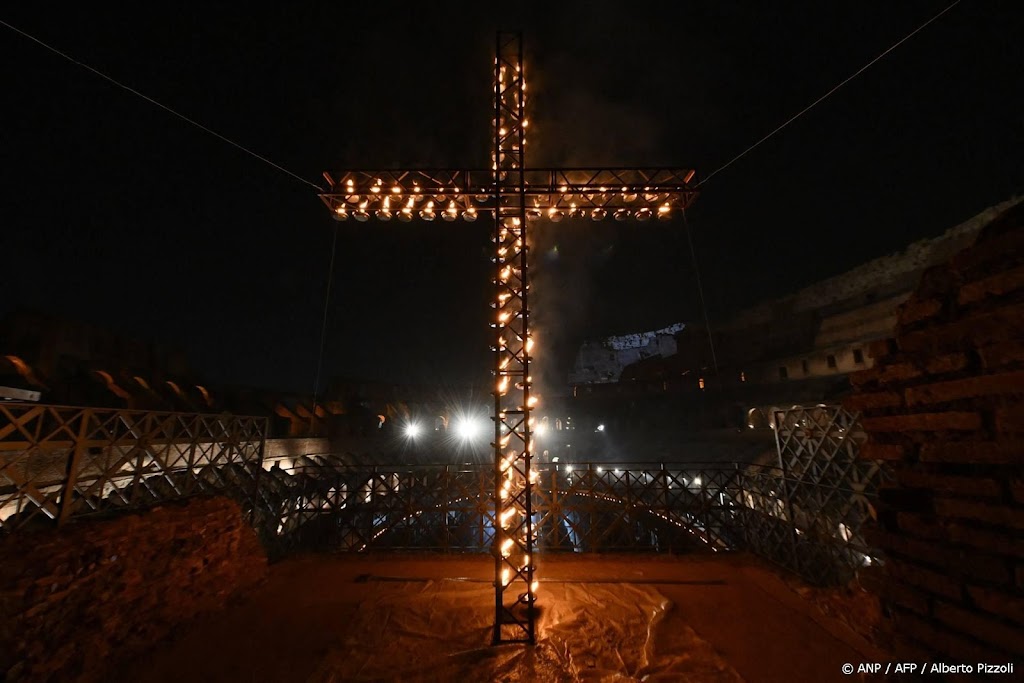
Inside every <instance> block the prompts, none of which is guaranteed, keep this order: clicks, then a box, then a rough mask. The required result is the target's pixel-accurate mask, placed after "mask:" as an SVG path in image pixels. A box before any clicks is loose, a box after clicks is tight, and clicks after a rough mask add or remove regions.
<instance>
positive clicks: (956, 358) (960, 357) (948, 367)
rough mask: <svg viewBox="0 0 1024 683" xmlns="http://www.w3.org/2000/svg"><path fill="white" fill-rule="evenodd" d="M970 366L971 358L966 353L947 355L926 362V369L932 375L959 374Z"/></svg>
mask: <svg viewBox="0 0 1024 683" xmlns="http://www.w3.org/2000/svg"><path fill="white" fill-rule="evenodd" d="M968 365H970V358H968V356H967V354H966V353H947V354H943V355H941V356H934V357H931V358H928V359H927V360H926V361H925V364H924V369H925V370H927V371H928V373H929V374H932V375H942V374H945V373H948V372H959V371H961V370H963V369H964V368H966V367H967V366H968Z"/></svg>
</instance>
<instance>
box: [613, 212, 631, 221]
mask: <svg viewBox="0 0 1024 683" xmlns="http://www.w3.org/2000/svg"><path fill="white" fill-rule="evenodd" d="M614 217H615V220H617V221H624V220H626V219H628V218H629V209H616V210H615V216H614Z"/></svg>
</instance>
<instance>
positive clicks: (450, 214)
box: [441, 200, 459, 223]
mask: <svg viewBox="0 0 1024 683" xmlns="http://www.w3.org/2000/svg"><path fill="white" fill-rule="evenodd" d="M458 217H459V210H458V209H457V208H455V200H452V201H450V202H449V203H448V208H447V209H445V210H444V213H442V214H441V218H443V219H444V220H446V221H448V222H449V223H450V222H451V221H453V220H455V219H456V218H458Z"/></svg>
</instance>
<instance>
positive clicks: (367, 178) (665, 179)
mask: <svg viewBox="0 0 1024 683" xmlns="http://www.w3.org/2000/svg"><path fill="white" fill-rule="evenodd" d="M524 72H525V68H524V65H523V45H522V34H521V33H519V32H515V33H506V32H499V33H498V37H497V45H496V49H495V59H494V118H493V119H492V124H493V127H494V146H493V148H492V151H491V167H490V168H489V169H471V170H439V169H408V170H376V171H372V170H371V171H341V172H338V173H334V174H330V173H324V177H326V178H327V180H328V182H329V183H330V185H331V189H330V191H328V192H325V193H324V194H321V195H320V198H321V199H322V200H323V202H324V204H326V205H327V207H328V208H329V209H330V210H331V212H332V214H333V216H334V218H336V219H337V220H341V221H344V220H348V219H349V218H352V219H354V220H357V221H366V220H368V219H370V218H371V217H375V218H376V219H377V220H382V221H389V220H391V219H392V218H396V219H398V220H400V221H410V220H413V219H414V218H418V219H419V220H424V221H432V220H435V219H437V218H438V217H440V218H441V219H442V220H445V221H454V220H457V219H459V218H460V217H461V218H462V219H463V220H465V221H470V222H472V221H475V220H476V219H477V218H478V217H479V216H480V215H481V214H487V215H490V216H493V217H494V237H493V240H494V262H495V268H496V270H495V278H494V282H493V285H494V296H495V298H494V301H493V302H492V304H491V305H492V306H493V307H494V308H495V309H496V310H495V313H494V317H493V318H492V320H491V326H492V327H494V328H495V330H496V332H495V344H494V346H493V347H492V348H493V351H494V371H493V372H494V375H495V385H494V416H493V420H494V444H493V445H494V486H495V492H494V501H495V510H494V536H493V546H492V552H493V554H494V558H495V562H494V587H495V595H494V609H495V615H494V642H495V643H508V642H525V643H533V642H535V635H536V634H535V626H536V623H535V622H536V620H535V617H536V610H535V609H534V607H535V604H536V592H537V583H536V581H535V577H534V575H535V566H534V561H533V560H534V557H533V556H534V545H535V541H536V539H535V538H534V534H533V483H534V481H535V480H536V472H535V471H534V470H533V469H532V467H531V457H532V453H531V447H532V439H533V433H532V432H533V429H532V428H533V421H532V419H531V418H530V413H531V411H532V409H533V408H534V406H535V405H536V402H537V396H535V395H532V394H531V386H532V378H531V377H530V360H531V353H532V349H533V338H532V335H531V332H530V315H529V306H528V299H529V296H528V295H529V291H530V286H529V278H528V269H529V259H528V249H527V245H528V242H527V226H528V225H529V224H530V223H531V222H533V221H535V220H538V219H542V218H546V219H548V220H550V221H554V222H558V221H561V220H563V219H566V218H590V219H593V220H603V219H605V218H608V217H611V218H614V219H615V220H620V221H621V220H629V219H632V220H638V221H646V220H649V219H651V218H652V217H657V218H659V219H668V218H670V217H671V215H672V212H673V211H674V210H676V209H685V208H686V207H688V206H689V205H690V204H691V203H693V201H694V199H696V196H697V190H696V186H695V185H694V184H693V179H694V175H695V172H694V171H693V170H690V169H679V168H647V169H645V168H532V169H530V168H527V167H526V162H525V145H526V128H527V125H528V123H529V122H528V119H527V117H526V80H525V78H524Z"/></svg>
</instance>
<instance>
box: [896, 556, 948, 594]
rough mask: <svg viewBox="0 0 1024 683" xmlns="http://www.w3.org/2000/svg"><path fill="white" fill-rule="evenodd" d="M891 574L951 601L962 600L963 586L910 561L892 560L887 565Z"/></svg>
mask: <svg viewBox="0 0 1024 683" xmlns="http://www.w3.org/2000/svg"><path fill="white" fill-rule="evenodd" d="M886 566H887V567H888V568H889V573H890V574H891V575H892V576H893V577H894V578H896V579H897V580H899V581H902V582H903V583H905V584H907V585H910V586H916V587H917V588H919V589H921V590H924V591H927V592H929V593H934V594H935V595H942V596H945V597H947V598H950V599H951V600H960V599H961V598H962V596H963V586H961V584H960V582H958V581H956V580H954V579H953V578H952V577H950V576H949V575H947V574H943V573H942V572H938V571H935V570H934V569H929V568H928V567H924V566H922V565H920V564H918V563H916V562H914V561H912V560H909V559H900V558H895V557H894V558H891V559H889V561H888V564H887V565H886Z"/></svg>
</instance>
